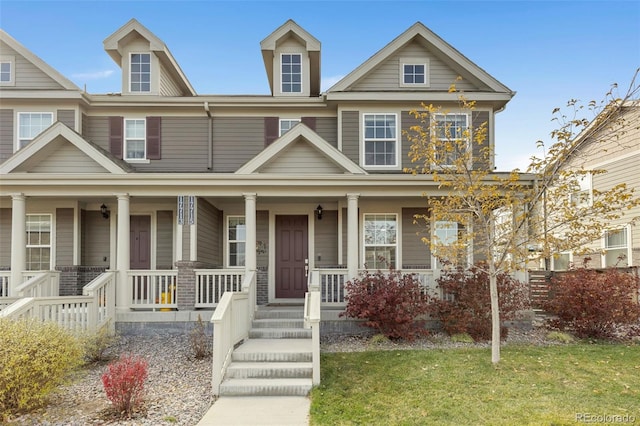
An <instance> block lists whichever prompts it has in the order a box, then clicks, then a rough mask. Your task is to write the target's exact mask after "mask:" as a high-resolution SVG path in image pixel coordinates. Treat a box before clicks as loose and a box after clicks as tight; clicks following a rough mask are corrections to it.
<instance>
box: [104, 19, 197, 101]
mask: <svg viewBox="0 0 640 426" xmlns="http://www.w3.org/2000/svg"><path fill="white" fill-rule="evenodd" d="M104 49H105V50H106V51H107V53H108V54H109V56H111V58H113V60H114V61H115V62H116V63H117V64H118V65H119V66H120V68H121V69H122V94H123V95H160V96H195V94H196V92H195V90H194V89H193V87H192V86H191V83H189V80H187V77H186V76H185V75H184V73H183V72H182V70H181V69H180V66H179V65H178V63H177V62H176V60H175V59H174V57H173V55H172V54H171V52H170V51H169V49H168V48H167V46H166V45H165V44H164V43H163V42H162V40H160V39H159V38H158V37H156V36H155V35H154V34H153V33H152V32H151V31H149V30H148V29H147V28H145V27H144V26H143V25H142V24H141V23H140V22H138V21H137V20H135V19H131V20H130V21H129V22H127V23H126V24H125V25H123V26H122V27H120V29H118V30H117V31H116V32H114V33H113V34H111V35H110V36H109V37H107V38H106V39H105V40H104Z"/></svg>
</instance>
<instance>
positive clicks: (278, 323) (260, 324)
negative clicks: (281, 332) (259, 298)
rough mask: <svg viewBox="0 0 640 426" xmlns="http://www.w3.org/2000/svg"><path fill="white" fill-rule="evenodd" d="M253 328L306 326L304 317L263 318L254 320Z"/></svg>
mask: <svg viewBox="0 0 640 426" xmlns="http://www.w3.org/2000/svg"><path fill="white" fill-rule="evenodd" d="M252 326H253V328H304V320H303V319H281V318H263V319H258V320H253V323H252Z"/></svg>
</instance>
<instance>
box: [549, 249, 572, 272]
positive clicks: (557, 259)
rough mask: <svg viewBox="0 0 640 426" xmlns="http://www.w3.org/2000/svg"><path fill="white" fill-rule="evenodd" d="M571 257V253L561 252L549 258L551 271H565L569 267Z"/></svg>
mask: <svg viewBox="0 0 640 426" xmlns="http://www.w3.org/2000/svg"><path fill="white" fill-rule="evenodd" d="M572 262H573V256H572V253H571V252H568V251H563V252H560V253H556V254H554V255H553V256H551V270H552V271H567V270H569V268H570V267H571V263H572Z"/></svg>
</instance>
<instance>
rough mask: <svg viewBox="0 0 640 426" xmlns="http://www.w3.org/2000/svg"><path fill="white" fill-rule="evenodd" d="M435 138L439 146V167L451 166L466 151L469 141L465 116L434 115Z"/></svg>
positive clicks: (466, 117)
mask: <svg viewBox="0 0 640 426" xmlns="http://www.w3.org/2000/svg"><path fill="white" fill-rule="evenodd" d="M434 119H435V121H436V123H435V131H436V137H437V138H438V139H439V140H440V142H441V144H440V146H439V147H438V148H439V149H440V150H441V151H442V152H441V153H440V154H439V155H442V156H443V157H442V158H441V162H440V164H439V165H440V166H451V165H454V164H455V161H456V160H457V159H458V158H459V157H460V156H461V155H463V154H465V152H466V150H467V149H468V144H467V141H468V140H469V139H470V137H471V135H469V132H468V130H469V125H468V116H467V114H435V117H434Z"/></svg>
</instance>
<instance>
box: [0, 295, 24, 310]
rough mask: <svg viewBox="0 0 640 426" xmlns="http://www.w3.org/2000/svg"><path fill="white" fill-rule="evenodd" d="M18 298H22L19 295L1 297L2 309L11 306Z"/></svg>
mask: <svg viewBox="0 0 640 426" xmlns="http://www.w3.org/2000/svg"><path fill="white" fill-rule="evenodd" d="M18 300H20V298H19V297H0V311H2V310H3V309H5V308H6V307H8V306H11V304H12V303H14V302H17V301H18Z"/></svg>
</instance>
